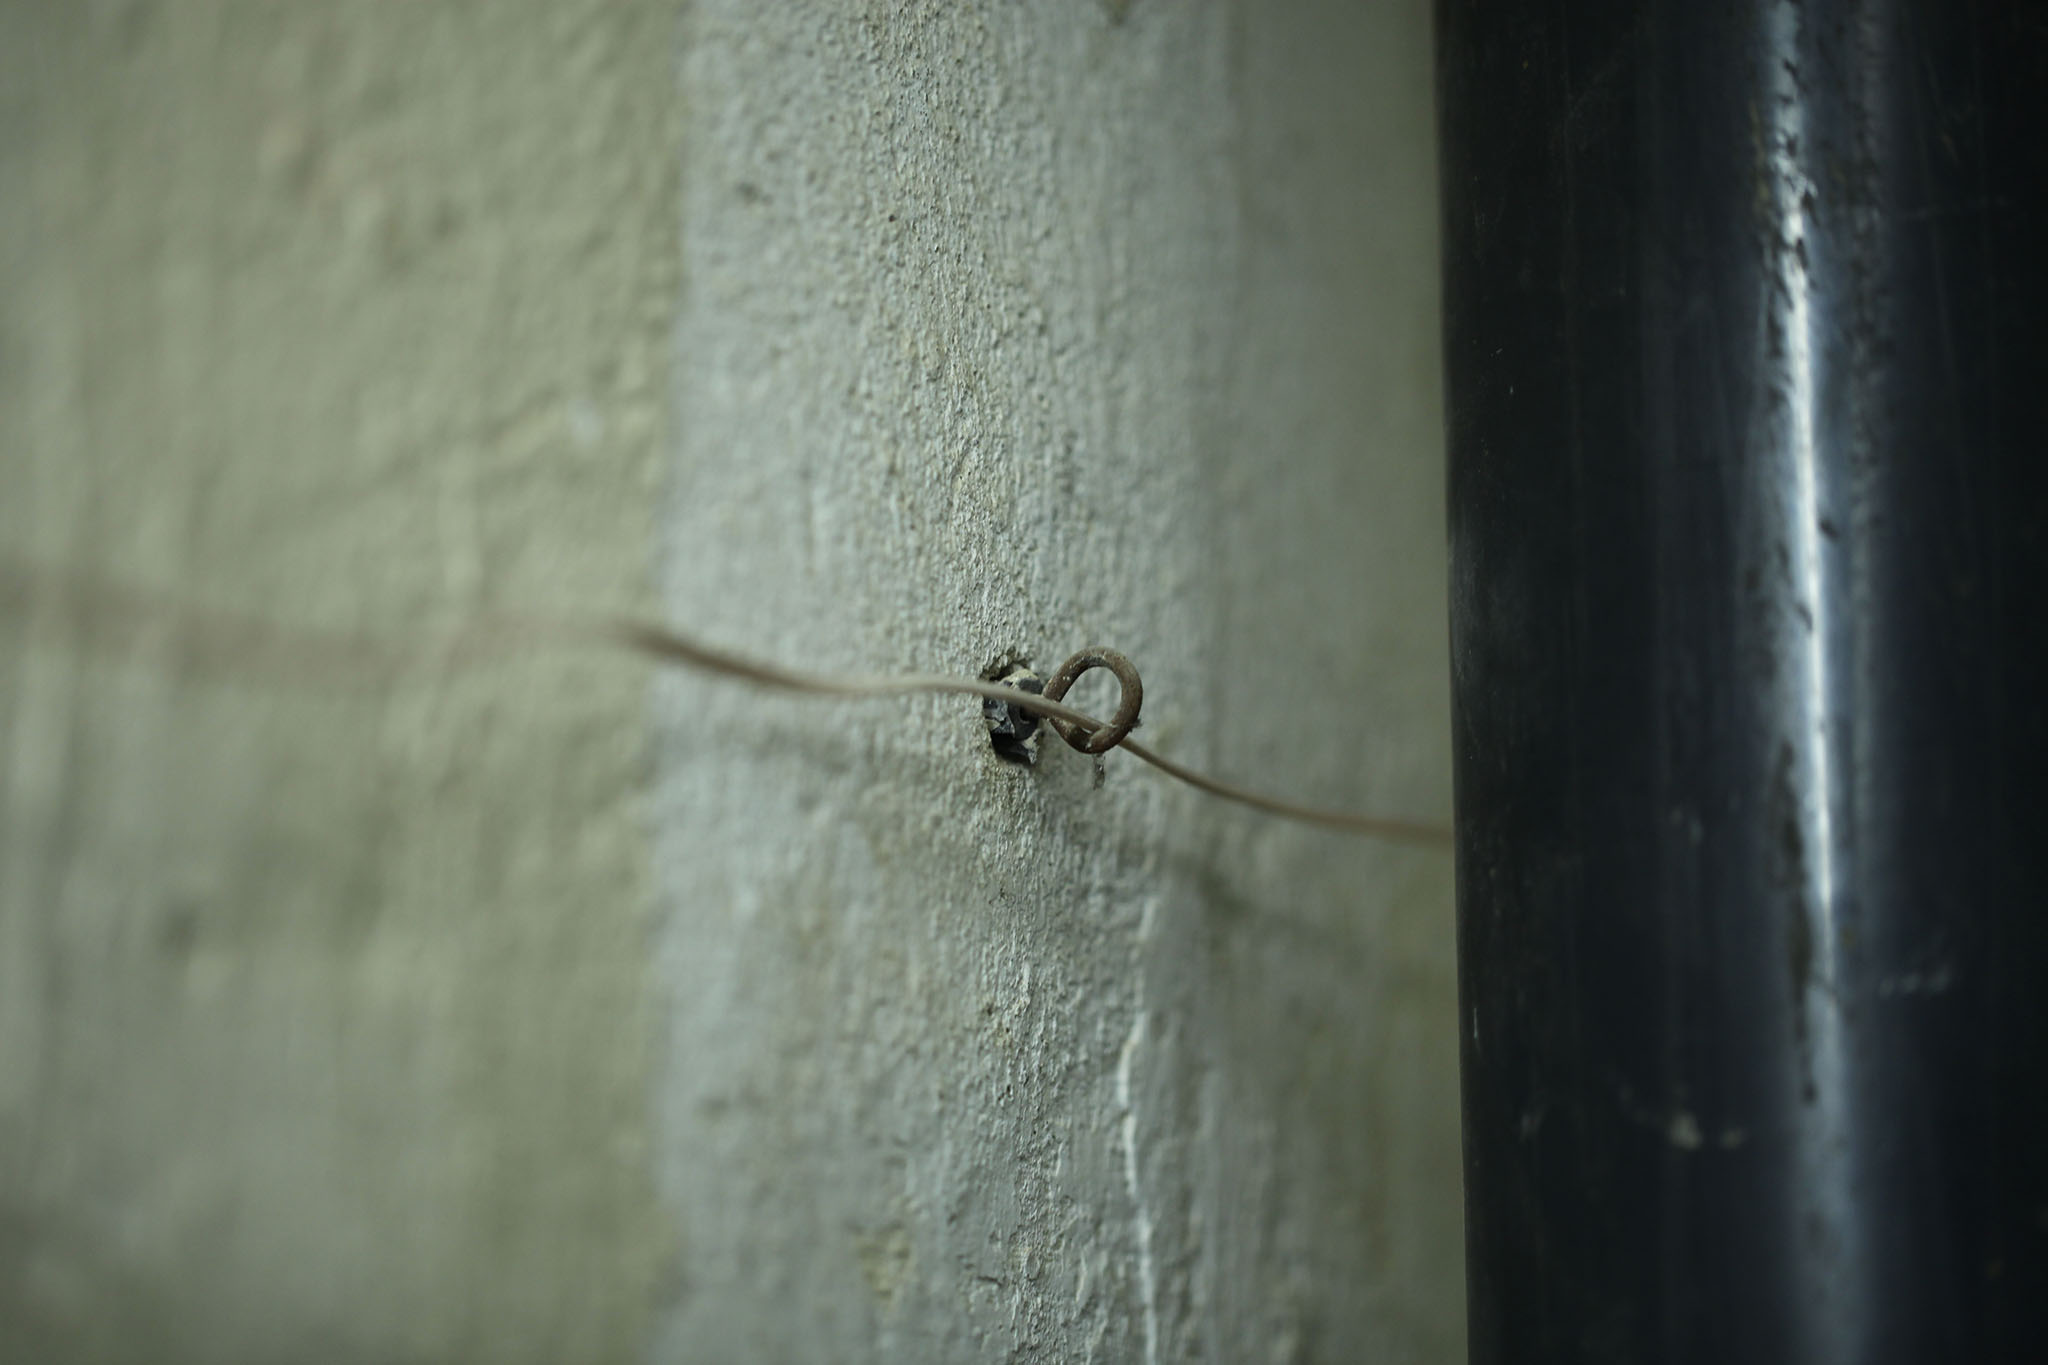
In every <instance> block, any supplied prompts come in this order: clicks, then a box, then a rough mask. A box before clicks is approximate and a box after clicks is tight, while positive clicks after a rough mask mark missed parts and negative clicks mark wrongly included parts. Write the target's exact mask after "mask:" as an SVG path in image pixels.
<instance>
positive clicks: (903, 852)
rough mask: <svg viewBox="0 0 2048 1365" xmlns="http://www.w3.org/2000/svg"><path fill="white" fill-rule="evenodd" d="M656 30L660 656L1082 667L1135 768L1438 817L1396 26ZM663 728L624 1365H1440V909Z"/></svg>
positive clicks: (1111, 820) (1432, 540) (1451, 1268)
mask: <svg viewBox="0 0 2048 1365" xmlns="http://www.w3.org/2000/svg"><path fill="white" fill-rule="evenodd" d="M686 34H687V36H686V40H685V44H684V50H685V54H686V55H685V64H684V73H683V75H684V80H683V88H684V95H685V100H686V103H687V106H688V109H689V118H688V122H687V130H686V135H685V154H684V181H683V185H684V203H685V218H684V232H683V241H684V272H683V276H684V302H683V312H682V322H681V326H680V329H679V334H678V341H677V354H678V375H677V401H676V412H677V423H676V435H675V445H676V455H675V460H676V467H675V470H674V475H673V482H672V486H671V489H670V491H669V495H668V500H667V503H666V505H665V509H664V514H663V517H662V524H661V532H662V540H663V555H664V559H663V567H662V573H661V576H662V584H663V588H664V601H665V602H666V604H667V606H668V608H669V610H670V611H672V612H673V613H674V614H675V615H676V616H678V617H680V618H684V619H687V620H690V621H692V622H695V623H697V624H698V625H699V627H700V628H702V629H703V630H705V631H707V632H709V633H711V634H712V635H714V636H715V637H716V638H717V639H720V640H722V641H725V642H728V643H730V644H732V645H735V646H742V647H745V648H747V649H750V650H753V651H756V652H759V653H763V654H767V655H772V656H775V657H779V658H783V659H787V660H792V661H799V662H802V663H804V664H807V665H809V666H812V667H818V668H827V669H843V670H847V671H872V670H886V669H892V668H901V669H918V670H943V671H953V672H960V671H967V672H973V671H976V670H979V669H980V668H981V667H982V666H983V665H985V664H987V663H989V662H990V661H992V660H993V659H995V658H996V657H998V656H1000V655H1003V654H1004V653H1006V652H1009V651H1022V652H1024V653H1026V654H1028V655H1029V656H1030V657H1031V658H1032V660H1033V661H1034V662H1035V663H1037V664H1039V665H1040V666H1041V668H1049V667H1050V666H1051V665H1052V664H1054V663H1055V662H1056V661H1057V660H1058V659H1059V658H1060V657H1062V656H1063V655H1065V654H1066V653H1068V652H1070V651H1072V650H1074V649H1077V648H1079V647H1081V646H1083V645H1087V644H1095V643H1101V644H1109V645H1113V646H1115V647H1118V648H1121V649H1123V650H1125V651H1127V652H1128V653H1130V654H1131V655H1132V656H1133V657H1134V658H1135V659H1136V660H1137V661H1138V662H1139V664H1140V666H1141V667H1142V669H1143V670H1144V673H1145V679H1146V687H1147V697H1148V701H1147V705H1146V712H1145V721H1146V723H1145V732H1144V733H1145V735H1146V737H1147V738H1148V740H1150V741H1151V742H1153V743H1156V744H1157V745H1158V746H1160V747H1161V748H1163V749H1166V750H1168V751H1169V752H1172V753H1174V754H1177V755H1180V756H1182V757H1184V758H1186V759H1188V760H1190V761H1192V762H1194V763H1196V764H1198V765H1202V766H1205V767H1210V768H1214V769H1216V770H1218V771H1221V772H1224V773H1227V774H1231V775H1235V776H1238V777H1241V778H1244V779H1247V780H1251V781H1255V782H1259V783H1263V784H1265V785H1267V786H1269V787H1272V788H1274V789H1276V790H1281V791H1285V792H1288V793H1293V794H1297V795H1300V796H1303V797H1306V798H1314V799H1320V800H1323V801H1326V802H1331V803H1340V804H1349V805H1356V806H1363V807H1367V808H1375V809H1382V810H1392V811H1401V812H1407V813H1412V814H1419V815H1423V816H1437V817H1442V816H1443V815H1444V814H1445V813H1446V812H1447V810H1448V804H1449V803H1448V790H1447V781H1446V777H1445V773H1446V758H1447V748H1446V738H1445V736H1446V729H1447V724H1446V722H1447V716H1446V710H1445V697H1446V694H1447V681H1446V677H1445V673H1444V664H1443V656H1444V648H1443V628H1442V624H1441V623H1442V620H1443V610H1442V592H1443V582H1442V578H1443V548H1442V531H1441V526H1442V518H1441V507H1440V489H1439V482H1440V472H1439V471H1440V460H1439V456H1438V444H1437V443H1438V427H1437V420H1438V419H1437V410H1436V403H1437V393H1436V377H1435V372H1436V349H1435V322H1434V317H1435V314H1434V306H1435V260H1434V254H1433V245H1432V244H1433V239H1434V210H1433V181H1432V179H1431V157H1432V152H1431V130H1430V122H1429V112H1428V111H1429V95H1428V71H1429V60H1428V42H1427V22H1426V13H1425V11H1424V8H1423V7H1422V6H1420V5H1412V6H1398V7H1392V6H1385V7H1366V6H1350V5H1335V4H1333V5H1327V6H1308V5H1278V6H1266V5H1259V6H1250V5H1247V6H1241V7H1237V8H1234V9H1233V8H1232V7H1229V6H1225V5H1221V4H1182V5H1163V4H1161V5H1151V4H1145V3H1138V4H1134V5H1129V6H1116V7H1106V6H1103V5H1101V4H1095V3H1072V4H1063V5H1011V6H936V7H933V6H910V5H902V6H893V5H871V6H858V7H857V6H836V5H802V6H780V7H768V8H764V7H760V6H756V5H752V4H746V3H740V2H739V0H711V2H709V3H703V4H699V5H698V6H696V7H695V9H694V10H693V13H692V16H691V18H690V20H689V22H688V27H687V30H686ZM1090 695H1091V697H1092V698H1093V699H1096V700H1099V701H1101V702H1102V703H1103V704H1104V706H1105V708H1106V706H1107V693H1106V691H1098V692H1095V693H1092V694H1090ZM657 709H658V714H659V716H660V734H659V738H658V742H657V748H656V753H657V760H656V761H657V764H658V768H659V773H660V778H659V783H660V786H659V798H658V800H657V802H656V805H655V819H654V824H655V838H656V840H657V854H658V861H659V870H660V879H661V880H660V887H661V890H660V897H661V912H660V913H661V916H662V925H661V929H660V940H659V941H660V965H659V975H660V977H661V980H662V983H663V987H664V990H665V992H666V993H667V1010H668V1016H667V1018H668V1022H667V1025H666V1030H665V1033H664V1045H663V1050H662V1055H661V1060H660V1063H659V1065H660V1070H659V1073H658V1076H657V1081H656V1093H657V1098H658V1104H659V1116H658V1120H657V1128H658V1131H660V1132H661V1133H662V1135H663V1136H662V1140H661V1141H660V1142H659V1144H658V1160H659V1163H660V1177H661V1181H662V1186H663V1190H664V1193H665V1196H666V1199H667V1206H668V1207H669V1208H670V1209H671V1210H672V1211H673V1212H674V1214H675V1216H676V1218H677V1221H678V1225H679V1228H680V1232H681V1236H682V1243H681V1246H682V1250H681V1258H680V1264H679V1271H678V1274H677V1277H676V1281H675V1288H674V1297H673V1299H672V1301H671V1302H670V1303H669V1304H668V1305H667V1306H666V1307H665V1310H664V1314H663V1324H662V1337H661V1344H660V1348H659V1349H658V1351H657V1356H658V1357H659V1358H662V1359H675V1360H683V1359H712V1358H717V1359H841V1360H845V1359H861V1360H868V1359H872V1360H934V1361H936V1360H956V1359H1009V1358H1016V1357H1020V1356H1027V1355H1042V1356H1044V1357H1046V1358H1050V1359H1077V1360H1079V1359H1097V1360H1186V1359H1196V1358H1202V1359H1214V1360H1334V1359H1383V1360H1442V1359H1452V1358H1455V1357H1456V1356H1457V1355H1458V1354H1459V1353H1460V1351H1461V1349H1462V1332H1461V1321H1460V1320H1461V1302H1462V1297H1461V1289H1460V1286H1461V1284H1462V1266H1461V1262H1460V1242H1459V1234H1458V1207H1459V1202H1458V1200H1459V1196H1458V1163H1457V1151H1458V1138H1457V1127H1456V1083H1455V1077H1456V1053H1455V1048H1454V1045H1453V1044H1454V1034H1453V1029H1454V1022H1453V986H1452V972H1451V896H1450V891H1451V873H1450V866H1449V860H1448V859H1447V858H1445V857H1443V856H1441V855H1438V854H1430V853H1418V852H1415V851H1412V850H1404V849H1389V848H1385V847H1379V846H1375V845H1372V844H1368V843H1363V842H1359V841H1352V840H1343V839H1338V838H1333V837H1332V836H1329V835H1325V834H1320V833H1316V832H1314V831H1310V830H1303V829H1298V828H1291V827H1287V826H1284V825H1281V824H1278V823H1275V822H1273V821H1270V820H1266V819H1263V818H1261V817H1257V816H1253V815H1249V814H1246V813H1243V812H1240V811H1237V810H1235V809H1231V808H1227V807H1220V806H1218V805H1216V804H1214V803H1213V802H1209V801H1206V800H1205V799H1203V798H1201V797H1199V796H1196V795H1194V794H1192V793H1190V792H1188V791H1185V790H1176V789H1173V788H1171V787H1169V786H1167V785H1165V784H1164V783H1162V782H1161V781H1160V780H1158V779H1157V778H1156V777H1155V776H1153V775H1151V774H1149V773H1147V772H1145V771H1143V770H1142V769H1140V768H1138V767H1137V766H1136V765H1135V764H1132V763H1130V762H1128V761H1119V760H1115V759H1112V760H1111V761H1109V762H1107V763H1105V764H1103V765H1102V767H1101V768H1100V769H1099V770H1098V768H1097V767H1096V765H1095V764H1094V763H1093V762H1092V761H1090V760H1087V759H1084V758H1081V757H1080V756H1078V755H1074V754H1072V753H1069V752H1066V751H1063V750H1062V751H1059V752H1053V753H1049V754H1048V755H1047V756H1046V758H1045V760H1044V761H1043V763H1042V764H1041V765H1040V767H1038V768H1037V769H1036V770H1031V771H1026V770H1023V769H1019V768H1016V767H1013V766H1008V765H1005V764H1004V763H1002V762H1001V761H1000V760H998V759H997V758H995V757H994V756H993V755H992V754H991V752H990V751H989V748H988V745H987V743H986V740H985V737H984V736H982V735H981V733H980V731H979V727H978V725H977V724H976V721H975V708H974V707H973V705H972V704H962V703H958V702H953V703H947V702H940V701H931V702H916V703H907V704H900V705H896V704H892V705H874V704H847V705H843V706H841V705H821V704H819V703H817V702H815V701H794V700H781V699H775V698H767V697H763V696H761V695H758V694H754V693H749V692H744V691H737V690H735V689H733V688H730V687H727V686H724V685H721V684H718V683H710V682H701V681H698V680H694V679H667V680H663V681H662V683H661V684H660V685H659V689H658V700H657Z"/></svg>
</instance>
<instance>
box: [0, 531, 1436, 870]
mask: <svg viewBox="0 0 2048 1365" xmlns="http://www.w3.org/2000/svg"><path fill="white" fill-rule="evenodd" d="M52 599H54V600H56V601H59V602H61V603H63V604H64V606H65V608H66V610H64V611H63V612H62V613H61V615H63V616H66V617H69V618H71V619H73V620H83V621H96V622H98V623H100V624H103V625H104V624H113V625H115V626H118V627H125V628H127V629H129V630H135V631H141V630H144V629H148V628H154V627H163V626H167V625H168V626H170V627H171V628H172V630H173V633H174V635H175V636H176V637H177V639H178V640H179V641H180V643H181V644H182V646H183V647H184V649H185V651H186V655H187V657H188V658H189V659H191V660H192V661H193V662H197V663H200V664H202V665H204V664H214V665H216V666H221V665H225V666H228V667H229V668H230V670H231V671H236V672H239V671H243V670H246V669H251V668H253V669H254V671H257V672H266V673H275V674H280V675H283V676H287V677H289V678H291V679H292V680H294V681H296V682H299V683H302V684H311V685H333V684H337V683H339V684H342V685H354V684H360V683H361V682H363V681H364V680H366V679H367V678H370V677H374V676H378V675H384V674H388V673H392V672H403V671H406V670H407V669H409V668H414V667H419V666H420V665H422V664H430V665H432V666H434V667H435V668H437V669H439V670H442V671H456V670H463V669H468V668H474V667H478V666H481V665H483V664H486V663H491V662H495V661H499V660H502V659H503V658H505V657H506V656H507V655H510V654H517V653H522V652H526V651H528V650H531V649H532V648H533V647H534V646H536V645H537V644H544V643H550V642H552V643H554V644H558V645H595V646H599V647H604V648H610V649H624V650H626V651H628V652H630V653H633V654H638V655H640V656H642V657H644V658H648V659H652V660H655V661H656V662H659V663H666V664H680V665H682V666H684V667H687V668H692V669H695V670H697V671H698V672H701V673H709V674H713V675H717V676H722V677H727V678H733V679H736V680H738V681H741V682H746V683H751V684H752V685H754V686H756V687H766V688H774V689H777V690H780V691H785V692H799V693H804V694H807V695H810V696H819V697H842V698H873V697H901V696H916V695H924V694H933V693H939V694H953V695H957V696H971V697H980V698H983V699H984V700H988V701H997V702H1002V703H1004V704H1006V705H1008V706H1011V707H1014V708H1016V709H1018V710H1021V711H1028V712H1031V713H1032V714H1034V715H1038V716H1042V717H1045V718H1047V719H1049V720H1052V721H1055V722H1058V725H1057V726H1056V727H1055V729H1056V733H1058V734H1059V735H1060V736H1061V737H1062V738H1063V739H1065V741H1066V742H1067V743H1068V744H1069V745H1071V746H1072V747H1074V748H1076V749H1079V750H1081V751H1082V752H1084V753H1085V752H1090V750H1089V749H1088V748H1086V747H1084V746H1085V745H1086V743H1087V741H1088V740H1090V739H1091V738H1095V737H1097V736H1100V735H1102V734H1103V733H1104V732H1112V733H1114V734H1115V742H1114V743H1113V744H1111V745H1109V746H1108V747H1110V748H1120V749H1123V750H1125V751H1126V752H1128V753H1129V754H1131V755H1132V756H1133V757H1135V758H1138V759H1140V760H1142V761H1144V762H1146V763H1149V764H1151V765H1152V766H1153V767H1155V768H1157V769H1159V771H1161V772H1163V773H1165V774H1166V775H1167V776H1169V777H1172V778H1175V779H1177V780H1179V781H1181V782H1185V783H1187V784H1188V785H1189V786H1191V787H1193V788H1195V789H1196V790H1198V791H1202V792H1206V793H1208V794H1209V795H1210V796H1214V797H1218V798H1221V799H1222V800H1225V801H1233V802H1236V803H1237V804H1239V805H1242V806H1249V807H1251V808H1252V809H1254V810H1260V811H1265V812H1266V813H1267V814H1269V815H1277V816H1280V817H1282V818H1283V819H1288V820H1297V821H1301V822H1303V823H1305V824H1311V825H1320V826H1322V827H1324V828H1326V829H1335V830H1342V831H1345V832H1347V833H1351V834H1363V835H1368V836H1371V837H1373V838H1378V839H1389V840H1395V841H1398V842H1401V843H1409V844H1420V845H1426V846H1432V847H1443V846H1446V845H1448V844H1450V842H1451V832H1450V831H1449V830H1447V829H1445V828H1443V827H1442V826H1439V825H1431V824H1425V823H1422V822H1420V821H1413V820H1400V819H1393V818H1389V817H1385V816H1377V815H1363V814H1359V813H1357V812H1354V811H1343V810H1331V809H1328V808H1325V807H1320V806H1310V805H1304V804H1302V803H1300V802H1296V801H1284V800H1281V799H1280V798H1278V797H1273V796H1267V795H1265V794H1263V793H1261V792H1256V791H1253V790H1252V789H1250V788H1248V787H1240V786H1238V785H1237V784H1236V783H1233V782H1225V781H1223V780H1222V779H1221V778H1216V777H1211V776H1209V775H1208V774H1206V773H1202V772H1197V771H1196V770H1195V769H1193V768H1190V767H1187V766H1186V765H1184V764H1181V763H1176V762H1175V761H1174V760H1172V759H1170V758H1168V757H1166V756H1165V755H1164V754H1162V753H1159V752H1158V751H1156V750H1154V749H1152V748H1149V747H1148V746H1146V745H1144V744H1141V743H1139V742H1138V741H1137V740H1135V739H1132V738H1130V737H1129V735H1128V729H1129V726H1130V725H1131V724H1135V723H1136V719H1137V714H1136V708H1135V707H1132V708H1131V710H1130V712H1129V715H1128V719H1127V720H1125V721H1123V723H1122V724H1118V725H1113V724H1112V723H1110V722H1107V721H1103V720H1099V719H1097V718H1096V717H1094V716H1091V715H1089V714H1088V713H1087V712H1085V711H1081V710H1078V709H1076V708H1075V707H1072V706H1069V705H1067V704H1066V703H1065V702H1064V701H1061V700H1059V699H1058V698H1057V697H1052V696H1041V695H1039V694H1037V693H1034V692H1027V691H1024V690H1023V689H1022V688H1017V687H1011V686H1008V685H1007V684H1004V683H998V682H990V681H988V680H986V679H981V678H966V677H956V676H953V675H950V674H943V673H890V674H841V673H831V674H826V673H812V672H806V671H804V670H801V669H794V668H785V667H783V666H782V665H780V664H775V663H770V662H767V661H765V660H762V659H755V658H750V657H748V656H746V655H744V654H736V653H733V652H732V651H730V650H725V649H720V648H718V647H716V646H714V645H709V644H706V643H704V642H703V641H701V640H698V639H695V638H694V637H692V636H689V635H686V634H684V633H683V632H681V631H678V630H676V629H674V628H672V627H669V626H662V625H655V624H653V623H651V622H647V621H640V620H634V619H631V618H626V617H618V618H610V619H606V618H598V617H593V618H587V619H579V618H570V617H541V616H510V615H507V616H495V617H484V618H479V619H477V620H474V621H472V622H470V623H469V624H468V625H466V626H463V627H461V628H458V629H457V630H455V631H452V632H450V633H448V634H447V635H445V636H443V637H440V638H439V639H438V640H437V641H436V642H435V644H434V645H432V646H426V645H422V644H402V643H399V642H395V641H393V640H391V639H389V638H378V637H374V636H363V635H357V634H351V633H346V632H341V631H323V630H314V629H306V628H295V627H282V626H278V625H275V624H273V623H271V622H268V621H264V620H260V619H258V618H254V617H247V616H240V615H236V614H233V613H228V612H213V611H201V610H199V609H197V608H193V607H191V606H188V605H186V604H184V603H177V602H171V601H168V600H166V599H163V598H160V597H157V596H155V595H153V594H150V593H146V592H143V591H141V590H139V589H135V588H130V587H126V586H123V585H120V584H116V583H112V582H110V581H108V580H105V579H101V578H98V577H94V576H91V575H87V574H81V573H74V572H69V571H58V570H51V569H45V568H42V567H40V566H36V565H32V564H29V563H27V562H25V561H22V560H20V559H16V558H13V557H10V556H7V555H5V554H0V609H4V610H5V611H7V612H9V613H11V614H20V615H27V616H29V617H30V619H31V621H34V620H35V619H36V618H37V613H36V611H35V606H36V604H37V603H38V602H48V601H50V600H52ZM1110 659H1115V660H1117V661H1118V662H1119V663H1121V664H1122V665H1123V669H1128V670H1129V676H1128V677H1124V675H1123V669H1119V670H1118V672H1119V679H1120V681H1122V682H1123V684H1124V686H1125V687H1126V688H1127V689H1133V690H1136V691H1138V692H1140V693H1141V692H1142V688H1140V687H1138V684H1137V676H1136V669H1135V668H1131V667H1130V665H1129V661H1128V660H1125V659H1123V657H1122V656H1121V655H1118V654H1116V653H1115V652H1114V651H1110V650H1084V651H1082V652H1081V653H1080V654H1077V655H1075V656H1074V657H1073V658H1072V659H1070V660H1068V661H1067V663H1065V664H1063V665H1062V666H1061V669H1060V674H1061V675H1064V676H1066V681H1067V682H1069V683H1070V682H1072V681H1073V679H1074V678H1076V677H1078V676H1079V675H1080V674H1081V673H1082V672H1085V671H1087V669H1088V668H1090V667H1096V666H1103V667H1111V666H1113V665H1111V664H1110V663H1109V662H1108V661H1109V660H1110ZM1057 690H1058V691H1059V692H1062V693H1063V692H1064V690H1065V689H1064V687H1061V688H1059V689H1057ZM1120 718H1121V714H1120Z"/></svg>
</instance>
